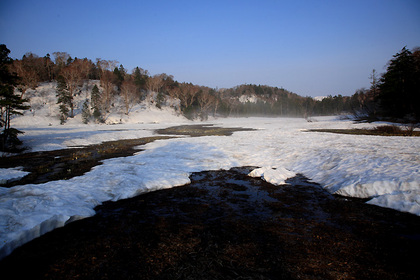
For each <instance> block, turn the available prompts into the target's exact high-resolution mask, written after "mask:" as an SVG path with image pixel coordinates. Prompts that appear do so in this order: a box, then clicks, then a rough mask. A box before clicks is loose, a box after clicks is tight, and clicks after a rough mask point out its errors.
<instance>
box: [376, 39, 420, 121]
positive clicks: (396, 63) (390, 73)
mask: <svg viewBox="0 0 420 280" xmlns="http://www.w3.org/2000/svg"><path fill="white" fill-rule="evenodd" d="M416 76H418V73H416V65H415V60H414V57H413V55H412V53H411V52H410V51H409V50H408V49H407V48H406V47H404V48H403V49H402V50H401V52H399V53H397V54H396V55H394V58H393V59H392V60H391V61H390V62H389V65H388V67H387V71H386V72H385V73H384V74H383V76H382V78H381V81H380V85H379V91H380V92H379V95H378V100H379V104H380V107H381V111H382V112H381V113H382V115H383V116H385V117H393V118H404V117H406V116H410V115H411V116H414V117H415V118H416V119H417V120H419V119H420V114H419V96H420V88H419V83H418V81H416Z"/></svg>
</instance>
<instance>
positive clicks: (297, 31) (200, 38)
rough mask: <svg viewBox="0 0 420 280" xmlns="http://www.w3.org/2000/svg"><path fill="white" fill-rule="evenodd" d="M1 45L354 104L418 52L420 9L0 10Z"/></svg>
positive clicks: (403, 2)
mask: <svg viewBox="0 0 420 280" xmlns="http://www.w3.org/2000/svg"><path fill="white" fill-rule="evenodd" d="M0 43H2V44H6V46H7V47H8V48H9V49H10V50H11V54H10V56H11V57H12V58H21V57H22V56H23V55H24V54H25V53H26V52H33V53H35V54H37V55H39V56H44V55H46V54H47V53H50V54H52V53H53V52H55V51H63V52H67V53H69V54H70V55H71V56H72V57H79V58H84V57H87V58H90V59H92V60H93V61H95V59H96V58H102V59H107V60H117V61H118V62H119V63H120V64H122V65H123V66H124V67H125V68H126V69H128V70H130V71H131V70H132V69H133V68H134V67H136V66H139V67H141V68H143V69H147V70H149V72H150V73H151V74H152V75H153V74H159V73H167V74H170V75H173V76H174V78H175V80H177V81H180V82H184V81H186V82H192V83H194V84H198V85H205V86H210V87H213V88H216V87H218V88H229V87H233V86H236V85H239V84H244V83H247V84H250V83H252V84H265V85H270V86H277V87H283V88H285V89H287V90H290V91H292V92H295V93H297V94H299V95H302V96H323V95H337V94H342V95H352V94H353V93H354V92H355V91H356V90H357V89H359V88H362V87H369V75H370V74H371V72H372V69H376V70H377V72H378V73H383V72H384V71H385V66H386V63H387V62H388V61H389V60H390V59H391V58H392V56H393V55H394V54H395V53H397V52H398V51H400V50H401V49H402V48H403V47H404V46H407V48H409V49H412V48H413V47H416V46H420V1H418V0H380V1H379V0H376V1H375V0H363V1H359V0H350V1H341V0H334V1H330V0H325V1H323V0H313V1H309V0H306V1H304V0H291V1H274V0H273V1H264V0H258V1H247V0H243V1H229V0H224V1H219V0H213V1H198V0H195V1H183V0H179V1H175V0H173V1H169V0H157V1H123V0H122V1H104V0H103V1H89V0H83V1H78V0H76V1H68V0H67V1H60V0H54V1H47V0H37V1H33V0H29V1H23V0H1V2H0Z"/></svg>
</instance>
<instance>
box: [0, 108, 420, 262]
mask: <svg viewBox="0 0 420 280" xmlns="http://www.w3.org/2000/svg"><path fill="white" fill-rule="evenodd" d="M165 118H167V116H164V117H161V119H158V121H156V122H153V123H143V124H141V123H138V122H137V120H136V122H135V123H132V124H129V123H127V124H121V125H115V126H105V125H88V126H86V125H80V124H69V125H65V126H51V127H49V126H44V127H39V128H29V127H27V129H25V128H21V129H22V130H24V131H25V135H24V136H23V137H22V140H24V142H25V143H29V145H30V146H31V147H32V148H33V149H34V150H43V149H52V148H64V147H67V146H77V145H88V144H94V143H99V142H101V141H108V140H117V139H128V138H137V137H146V136H151V135H153V130H154V129H157V128H163V127H169V126H173V125H177V124H186V123H189V122H188V121H186V120H185V119H182V118H180V117H176V116H174V115H172V116H171V117H170V123H165ZM317 120H318V121H317V122H312V123H308V122H306V121H305V120H304V119H287V118H238V119H234V118H229V119H217V120H212V121H209V122H208V123H212V124H215V125H216V126H223V127H247V128H254V129H257V130H256V131H242V132H235V133H234V134H233V135H232V136H207V137H194V138H190V137H186V138H175V139H168V140H159V141H155V142H152V143H148V144H146V145H144V146H142V147H141V148H142V149H144V151H141V152H138V153H136V154H135V155H133V156H130V157H124V158H114V159H109V160H105V161H104V162H103V164H102V165H99V166H96V167H95V168H93V169H92V170H91V171H90V172H88V173H86V174H85V175H83V176H80V177H75V178H72V179H70V180H62V181H54V182H48V183H46V184H40V185H24V186H16V187H13V188H10V189H6V188H0V258H2V257H4V256H6V255H8V254H10V253H11V252H12V251H13V250H14V249H15V248H16V247H17V246H20V245H22V244H24V243H26V242H28V241H30V240H31V239H33V238H36V237H38V236H40V235H42V234H44V233H45V232H47V231H50V230H52V229H54V228H56V227H60V226H63V225H64V224H66V223H67V222H70V221H73V220H76V219H80V218H84V217H89V216H92V215H94V213H95V212H94V210H93V208H94V207H95V206H97V205H99V204H101V203H102V202H104V201H108V200H114V201H115V200H118V199H123V198H129V197H133V196H136V195H139V194H141V193H145V192H149V191H154V190H158V189H163V188H170V187H174V186H179V185H183V184H186V183H189V175H190V174H191V173H192V172H198V171H204V170H218V169H229V168H231V167H235V166H258V167H260V168H258V169H256V170H254V171H253V172H251V174H250V176H257V177H259V176H261V177H262V178H263V179H265V180H267V181H268V182H270V183H273V184H277V185H279V187H281V186H280V185H281V184H284V183H285V180H286V179H287V178H290V177H293V176H295V174H297V173H302V174H303V175H305V176H307V177H308V178H310V179H311V180H313V181H315V182H317V183H319V184H321V185H322V186H324V187H325V188H326V189H327V190H328V191H329V192H331V193H337V194H340V195H345V196H354V197H363V198H372V199H371V200H370V201H369V202H368V203H371V204H376V205H379V206H383V207H390V208H394V209H397V210H400V211H406V212H410V213H413V214H416V215H420V203H419V202H420V185H419V183H420V176H419V163H420V155H419V153H418V151H420V139H419V138H416V137H377V136H354V135H339V134H330V133H315V132H307V131H306V130H307V129H311V128H353V127H362V126H363V127H364V126H369V125H368V124H353V123H352V122H351V121H343V120H337V119H335V118H333V117H328V118H318V119H317ZM8 172H9V171H8V170H2V173H4V174H6V173H8ZM10 172H12V171H10ZM13 172H14V171H13ZM22 175H23V174H22Z"/></svg>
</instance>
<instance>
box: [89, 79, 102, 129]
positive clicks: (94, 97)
mask: <svg viewBox="0 0 420 280" xmlns="http://www.w3.org/2000/svg"><path fill="white" fill-rule="evenodd" d="M90 101H91V104H92V110H93V114H92V115H93V118H94V119H95V121H96V122H103V120H102V112H101V93H100V92H99V88H98V86H97V85H95V86H94V87H93V89H92V92H91V94H90Z"/></svg>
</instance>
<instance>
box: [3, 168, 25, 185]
mask: <svg viewBox="0 0 420 280" xmlns="http://www.w3.org/2000/svg"><path fill="white" fill-rule="evenodd" d="M22 169H23V167H15V168H0V184H6V183H7V182H9V181H14V180H18V179H20V178H22V177H25V176H26V175H28V174H29V172H26V171H22Z"/></svg>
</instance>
